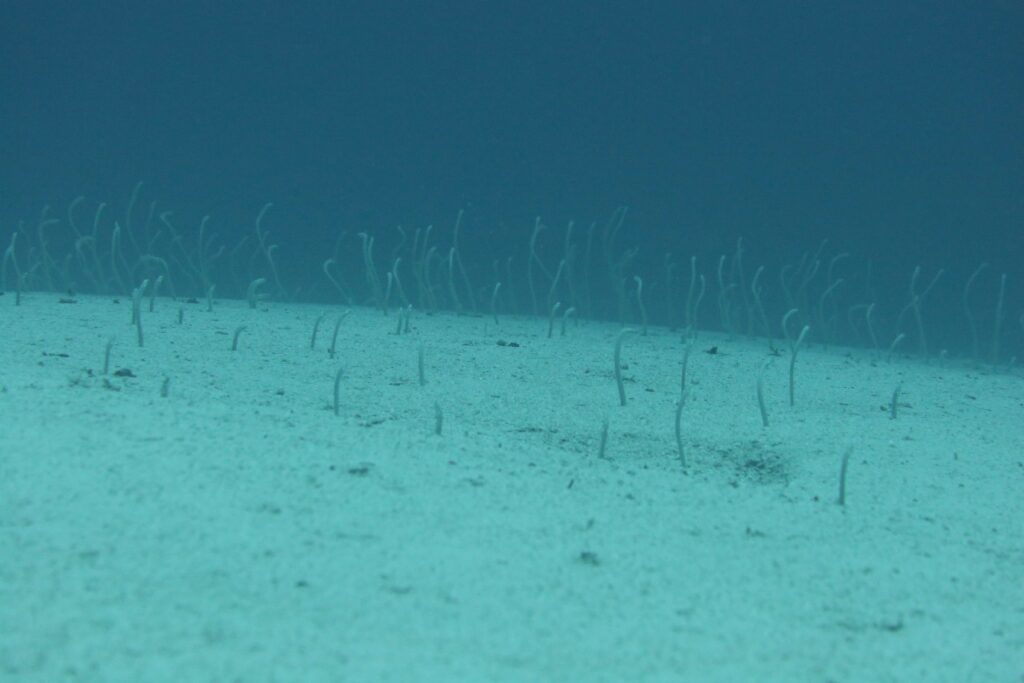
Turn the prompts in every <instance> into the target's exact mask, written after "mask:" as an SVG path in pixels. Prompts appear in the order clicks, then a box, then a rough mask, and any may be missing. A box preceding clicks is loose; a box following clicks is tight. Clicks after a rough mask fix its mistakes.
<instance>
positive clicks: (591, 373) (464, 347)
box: [0, 294, 1024, 682]
mask: <svg viewBox="0 0 1024 683" xmlns="http://www.w3.org/2000/svg"><path fill="white" fill-rule="evenodd" d="M13 303H14V302H13V297H12V296H11V295H7V296H4V297H2V298H0V330H2V333H0V387H2V391H0V680H2V681H47V682H50V681H53V682H56V681H99V682H106V681H133V682H139V681H146V682H158V681H190V682H192V681H195V682H202V681H217V682H231V681H677V680H680V681H681V680H686V681H793V682H801V681H817V682H826V681H836V682H841V681H958V682H972V681H1018V682H1019V681H1021V680H1022V677H1024V506H1022V502H1024V419H1022V418H1024V378H1022V376H1021V374H1020V372H1019V371H1017V370H1014V369H1012V368H1003V369H1000V370H998V371H993V370H992V369H988V368H973V367H969V366H966V365H963V364H956V363H953V362H948V363H940V362H939V361H938V360H934V361H931V362H929V363H924V362H921V361H920V360H915V359H913V358H911V357H906V356H898V357H896V358H894V359H892V362H886V359H885V358H884V357H879V356H878V354H875V353H873V352H870V351H866V350H848V349H843V348H831V349H824V348H821V347H820V346H811V347H808V348H806V349H803V350H802V351H801V352H800V356H799V358H798V361H797V365H796V405H795V407H793V408H790V407H789V405H788V403H787V371H788V359H787V358H786V357H781V358H777V359H775V360H774V362H773V363H772V365H770V366H769V367H768V369H767V370H766V371H765V375H764V382H765V391H766V398H767V404H768V411H769V417H770V422H771V424H770V426H769V427H768V428H764V427H762V425H761V419H760V416H759V412H758V408H757V402H756V400H755V384H756V382H755V378H756V375H757V371H758V369H759V368H760V367H761V365H762V364H763V363H764V362H765V361H766V360H767V359H769V358H771V356H769V355H768V353H767V344H766V342H765V340H763V339H747V338H736V339H729V338H727V337H725V336H721V335H715V334H711V333H702V334H701V335H700V336H699V338H698V340H697V342H696V346H695V347H694V351H693V354H692V356H691V360H690V366H689V392H690V393H689V397H688V400H687V403H686V405H685V408H684V411H683V414H682V431H683V441H684V445H685V450H686V456H687V458H688V468H687V469H686V470H685V471H684V469H683V467H682V466H681V463H680V461H679V459H678V456H677V452H676V445H675V439H674V434H673V421H674V412H675V405H676V401H677V399H678V392H679V381H680V380H679V375H680V367H681V360H682V352H683V344H682V342H681V339H680V336H679V334H677V333H670V332H669V331H667V330H665V329H663V328H652V329H651V330H650V333H649V334H648V335H647V336H642V335H640V334H637V335H633V336H631V337H629V338H628V339H627V340H626V342H625V344H624V348H623V358H622V360H623V364H624V365H625V366H627V367H626V369H625V371H624V373H625V377H626V382H625V388H626V392H627V396H628V400H629V402H628V405H627V406H626V407H620V406H619V405H618V397H617V393H616V388H615V382H614V379H613V376H612V349H613V345H614V340H615V336H616V334H617V331H618V327H617V326H615V325H610V324H601V323H593V322H587V323H581V324H579V325H573V324H570V325H569V328H568V331H567V334H566V336H565V337H561V336H559V335H558V333H557V330H556V334H555V336H554V337H553V338H550V339H549V338H547V336H546V334H547V322H546V321H542V320H532V319H526V318H518V319H517V318H510V317H502V318H501V319H500V324H498V325H495V323H494V321H493V320H491V319H490V318H484V317H471V316H464V317H456V316H454V315H451V314H437V315H432V316H428V315H424V314H422V313H418V312H414V313H413V316H412V330H411V332H410V333H409V334H406V335H401V336H399V335H396V334H395V333H394V329H395V323H396V319H395V316H394V314H393V313H392V315H391V316H388V317H385V316H384V315H382V314H381V312H379V311H375V310H371V309H365V308H356V309H354V310H353V311H352V313H351V315H350V316H349V317H348V318H347V319H346V320H345V321H344V322H343V323H342V325H341V328H340V333H339V336H338V353H337V354H336V357H335V358H333V359H332V358H330V357H329V355H328V353H327V351H326V348H327V346H328V345H329V343H330V339H329V337H330V335H331V332H332V329H333V326H334V320H335V318H336V317H337V315H338V314H339V313H340V312H341V309H332V308H330V307H323V306H307V305H284V304H273V303H272V304H264V305H261V306H260V307H259V308H258V309H256V310H251V309H250V308H249V307H248V306H247V305H246V304H245V303H244V302H235V301H220V302H216V305H215V308H214V310H213V312H207V311H206V310H205V309H206V306H205V302H204V303H200V304H179V303H177V302H173V301H170V300H167V299H159V300H157V302H156V309H155V312H153V313H149V312H144V315H143V320H144V327H145V339H146V342H145V346H144V348H139V347H138V346H137V344H136V340H135V332H134V330H133V328H131V327H130V326H129V317H130V302H128V301H126V300H122V301H120V302H114V301H113V300H112V299H111V298H109V297H80V298H78V299H77V303H74V304H60V303H58V296H56V295H51V294H28V295H26V296H25V298H24V301H23V302H22V305H21V306H20V307H15V306H13ZM179 307H183V308H184V323H183V324H180V325H179V324H178V323H177V316H178V310H179ZM321 313H327V314H328V317H327V318H326V319H325V321H324V324H323V326H322V327H321V330H320V335H319V339H318V340H317V345H316V349H315V350H311V349H310V335H311V331H312V328H313V323H314V321H315V320H316V319H317V317H318V316H319V315H320V314H321ZM239 325H245V326H246V329H245V330H244V331H243V332H242V333H241V337H240V339H239V349H238V350H237V351H235V352H232V351H231V350H230V346H231V341H232V334H233V333H234V331H235V329H236V328H237V327H238V326H239ZM110 337H114V338H115V340H116V341H115V342H114V345H113V347H112V354H111V372H112V373H113V371H114V370H119V369H125V368H126V369H130V370H131V372H132V373H133V374H134V375H135V376H134V377H117V376H113V374H111V376H106V377H104V376H101V374H100V373H101V369H102V365H103V352H104V346H105V344H106V342H107V340H108V339H109V338H110ZM499 341H500V342H503V343H499ZM507 342H514V343H516V344H518V346H514V345H509V344H507ZM421 344H422V346H423V348H424V353H425V360H426V379H427V384H426V386H422V387H421V386H419V383H418V381H417V371H416V367H417V363H416V358H417V348H418V347H419V346H420V345H421ZM711 346H717V348H718V351H719V352H718V353H717V354H714V355H712V354H709V353H706V350H707V349H708V348H710V347H711ZM339 368H342V369H343V372H344V374H343V379H342V382H341V386H340V390H341V391H340V397H341V404H340V415H337V416H336V415H335V414H334V411H333V409H332V390H333V384H334V377H335V373H336V372H337V370H338V369H339ZM165 378H168V379H169V381H168V383H167V388H168V394H167V396H165V397H164V396H161V387H162V385H163V384H164V381H165ZM900 383H902V394H901V399H900V406H899V414H898V417H897V419H895V420H893V419H891V418H890V414H889V408H888V404H889V400H890V397H891V394H892V392H893V389H894V388H895V387H896V386H897V385H898V384H900ZM435 402H436V403H437V404H438V405H439V406H440V407H441V409H442V412H443V433H442V435H441V436H437V435H435V433H434V429H435V414H434V411H435V409H434V405H435ZM605 418H607V419H608V421H609V432H608V442H607V449H606V453H605V457H604V458H599V457H598V444H599V439H600V433H601V425H602V421H603V420H604V419H605ZM851 444H852V445H853V448H854V450H853V454H852V457H851V458H850V461H849V470H848V480H847V494H846V505H845V506H843V507H840V506H839V505H838V504H837V501H836V498H837V481H838V471H839V463H840V460H841V456H842V454H843V452H844V450H845V449H846V448H847V447H848V445H851Z"/></svg>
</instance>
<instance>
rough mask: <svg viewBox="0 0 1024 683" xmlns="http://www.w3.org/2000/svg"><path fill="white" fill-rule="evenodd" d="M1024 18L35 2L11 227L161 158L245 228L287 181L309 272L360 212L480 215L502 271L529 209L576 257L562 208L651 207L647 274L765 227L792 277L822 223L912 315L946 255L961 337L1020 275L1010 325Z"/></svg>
mask: <svg viewBox="0 0 1024 683" xmlns="http://www.w3.org/2000/svg"><path fill="white" fill-rule="evenodd" d="M1022 35H1024V4H1021V3H1019V2H1009V1H1007V2H997V1H991V2H974V3H932V2H909V1H906V0H895V1H892V0H886V1H884V2H880V1H869V2H858V3H846V2H787V1H782V2H737V1H735V0H725V1H716V2H706V3H688V2H621V3H602V2H598V3H592V2H573V1H570V2H559V3H546V2H532V1H527V2H461V1H460V2H437V3H430V2H422V3H415V2H346V1H344V0H342V1H327V2H322V1H315V2H281V1H269V0H252V1H247V2H195V1H192V0H175V1H173V2H170V1H163V0H155V1H147V2H128V1H114V0H110V1H99V2H71V1H65V2H55V1H53V0H31V1H28V0H11V1H8V2H4V3H2V4H0V64H2V67H0V160H2V164H0V237H2V236H4V235H6V234H7V233H8V232H9V230H10V229H12V228H13V226H14V225H15V224H16V222H17V221H18V220H22V219H24V220H32V219H33V218H34V216H36V215H37V214H38V212H39V209H40V207H41V206H43V205H46V204H49V205H51V206H53V207H54V210H55V211H56V212H57V213H60V212H62V211H63V210H64V207H66V205H67V203H68V202H69V201H70V200H71V199H72V198H74V197H75V196H77V195H79V194H82V195H86V196H87V197H88V198H89V201H90V202H92V203H93V205H94V204H95V202H97V201H108V202H111V204H112V206H117V207H120V208H119V209H118V210H120V211H123V207H124V204H125V202H126V201H127V199H128V196H129V194H130V192H131V188H132V186H133V185H134V184H135V183H136V182H137V181H140V180H141V181H144V182H145V183H146V186H145V188H144V190H143V198H144V202H143V204H145V203H148V202H149V201H150V200H151V199H157V200H159V201H160V202H161V206H163V207H166V208H169V209H173V210H174V211H175V214H176V216H179V217H180V220H181V221H182V222H183V223H184V224H187V225H195V224H197V223H198V221H199V218H200V217H201V216H202V215H204V214H210V215H211V216H212V219H211V220H212V224H213V225H214V227H215V228H216V230H217V231H218V234H219V235H221V236H223V239H224V240H225V241H230V240H231V239H234V236H235V235H240V234H243V233H244V232H248V231H251V229H252V228H251V226H252V221H253V218H254V217H255V215H256V213H257V212H258V211H259V208H260V207H261V206H262V205H263V204H264V203H265V202H274V204H275V206H274V208H273V209H272V211H271V213H269V214H268V222H267V225H266V227H267V228H268V229H270V230H271V231H272V234H273V235H274V237H275V239H276V240H277V241H279V242H280V243H281V249H280V258H281V263H282V268H283V269H284V277H285V278H286V279H290V280H291V281H293V282H298V281H301V280H302V278H303V277H304V276H305V274H307V273H310V272H312V273H316V272H317V267H318V264H319V263H320V261H322V259H323V258H324V256H323V252H324V251H325V249H326V250H327V251H329V250H330V245H332V244H333V240H334V238H335V236H336V235H337V234H338V233H339V231H342V230H345V231H348V232H349V233H356V232H359V231H369V232H372V233H374V234H377V235H378V236H379V238H378V239H379V241H380V243H381V244H384V245H386V244H390V243H393V242H394V238H395V236H396V233H395V232H394V226H396V225H398V224H402V225H404V226H408V227H409V229H410V230H411V229H413V228H414V227H421V226H424V225H426V224H428V223H433V224H436V225H437V226H438V235H440V236H441V237H439V239H440V240H441V241H443V240H444V239H446V235H447V232H446V231H448V230H449V229H450V226H451V224H452V222H453V221H454V217H455V215H456V212H457V211H458V210H459V209H466V223H465V226H464V233H463V235H462V248H463V250H464V252H465V260H466V261H467V264H468V266H469V268H470V270H471V273H472V274H473V275H474V279H476V280H477V281H478V282H482V281H486V280H487V279H488V278H489V273H490V267H491V260H492V259H493V258H499V257H500V258H504V257H505V256H506V255H512V254H515V255H516V256H517V258H519V259H520V260H521V261H522V260H523V253H524V251H523V250H524V249H525V246H526V241H527V239H528V237H529V232H530V229H531V226H532V221H533V218H534V217H535V216H538V215H540V216H542V217H543V218H544V220H545V222H546V223H547V224H548V225H550V226H551V227H552V229H551V230H549V231H547V232H546V233H544V237H543V240H542V244H541V248H542V249H543V250H544V253H546V254H549V256H547V258H548V263H549V265H550V266H551V267H553V266H554V264H556V263H557V260H558V258H559V254H560V251H561V232H562V230H564V226H565V224H566V223H567V221H569V220H570V219H575V220H577V221H578V224H579V225H580V226H586V225H589V224H590V222H591V221H595V220H602V221H603V220H604V219H606V217H607V216H608V215H609V214H610V213H611V212H612V211H613V210H614V209H615V207H616V206H619V205H628V206H629V207H630V217H629V220H628V222H627V224H626V227H625V228H624V231H623V233H622V236H621V242H622V246H623V247H626V246H630V245H632V244H635V245H637V246H639V247H640V252H639V256H638V262H637V268H638V272H642V273H645V274H647V276H648V277H649V278H650V279H651V281H652V282H653V281H655V280H656V279H657V277H658V268H660V265H661V263H662V258H663V253H664V252H665V251H666V250H671V251H672V252H673V253H674V254H675V255H676V256H675V260H676V261H677V262H678V263H680V264H685V263H686V262H687V261H688V259H689V256H690V255H691V254H696V255H699V257H700V259H701V263H702V264H704V266H703V267H704V268H705V270H706V271H707V274H708V276H709V277H711V276H712V272H711V269H712V263H713V261H714V259H716V258H717V256H718V254H721V253H726V252H728V253H731V252H732V251H733V249H734V245H735V243H736V239H737V238H738V237H739V236H743V237H744V239H745V242H746V244H747V245H748V246H747V256H746V260H747V268H748V271H752V270H753V268H754V267H756V265H757V264H758V263H762V262H763V263H765V264H768V266H769V274H770V275H769V278H768V279H767V280H766V282H768V283H774V282H776V281H777V275H776V274H775V273H777V272H778V268H779V266H780V265H781V264H782V263H785V262H796V261H797V260H798V259H799V257H800V255H801V253H804V252H808V251H813V250H814V249H816V248H817V246H818V244H819V243H820V241H821V240H822V239H824V238H827V239H828V240H829V246H828V247H827V249H826V254H834V253H836V252H850V253H851V254H852V255H853V256H852V257H851V259H849V260H848V261H847V262H845V265H844V267H845V268H846V269H848V270H849V271H850V272H848V273H847V274H846V276H847V277H848V278H849V279H850V281H851V282H853V280H854V279H855V275H854V272H853V271H854V270H855V271H856V272H857V273H860V272H862V270H863V267H864V266H863V264H864V263H866V261H867V260H869V259H870V260H872V261H873V262H874V264H875V266H874V267H875V277H876V283H875V286H876V288H877V289H878V290H880V293H878V294H877V296H880V297H884V296H886V292H887V291H888V292H892V294H891V302H890V306H889V308H890V317H891V316H892V311H896V310H898V308H899V306H900V305H901V302H903V301H904V300H905V299H906V294H905V291H906V288H907V283H908V281H909V277H910V272H911V271H912V269H913V268H914V266H915V265H918V264H920V265H922V267H923V271H924V272H925V273H927V274H930V273H932V272H934V271H935V270H936V269H939V268H944V269H946V271H947V274H946V275H945V276H944V277H943V280H942V281H941V282H940V285H939V286H938V287H937V288H936V290H935V292H934V294H932V295H930V296H932V297H935V298H934V299H933V301H932V302H931V303H930V304H929V306H930V307H934V308H933V309H932V310H931V312H930V315H931V316H932V317H933V318H935V320H933V321H932V322H931V323H930V324H931V325H934V326H936V327H939V328H943V327H944V328H946V330H947V333H948V334H950V335H955V334H956V332H957V329H958V327H960V326H961V322H962V321H958V320H957V319H956V317H955V311H958V310H959V298H958V297H959V292H960V291H961V289H962V287H963V283H964V281H965V279H966V277H967V276H968V275H969V274H970V272H971V271H972V270H973V269H974V268H975V267H976V266H977V264H978V263H979V262H981V261H987V262H990V263H991V264H992V267H991V268H990V269H989V270H988V271H986V273H985V275H984V276H983V277H982V278H980V279H979V281H978V289H977V290H976V291H977V297H978V300H979V304H978V305H979V307H982V306H983V304H982V303H981V302H983V301H990V302H991V301H994V297H995V292H996V282H997V275H996V274H998V273H1002V272H1006V273H1008V282H1009V295H1008V296H1009V301H1010V302H1011V303H1009V304H1008V305H1007V325H1006V328H1007V330H1008V331H1007V334H1011V333H1012V332H1013V331H1014V329H1015V326H1016V318H1017V316H1018V315H1019V312H1020V309H1021V308H1022V307H1024V296H1022V288H1021V281H1022V280H1024V268H1022V266H1021V264H1022V263H1024V232H1022V227H1024V192H1022V189H1024V126H1022V122H1024V47H1022V44H1024V41H1022V40H1021V38H1020V37H1021V36H1022ZM442 226H443V230H442ZM3 239H5V240H6V237H3ZM353 244H354V243H353ZM748 276H749V272H748ZM353 279H358V277H356V276H353ZM321 284H322V283H321ZM769 288H770V285H769ZM766 296H770V293H768V294H766ZM848 296H849V297H850V298H849V299H848V303H852V302H854V301H857V300H858V296H860V295H859V294H858V295H854V294H853V293H850V294H849V295H848ZM864 296H866V293H865V294H864ZM861 298H864V297H863V296H861ZM985 305H987V306H988V308H992V307H993V306H992V304H985ZM944 311H948V314H947V313H945V312H944ZM979 315H981V316H983V317H984V316H985V315H989V316H990V315H991V312H989V313H986V312H984V311H981V312H979ZM711 317H713V316H711ZM1008 343H1011V342H1010V341H1009V340H1008Z"/></svg>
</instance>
